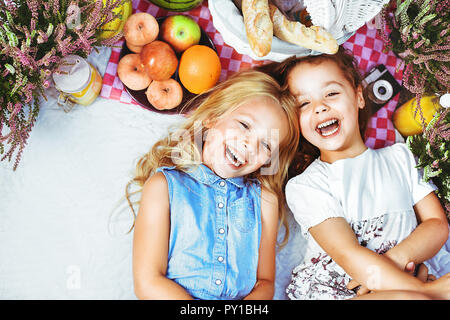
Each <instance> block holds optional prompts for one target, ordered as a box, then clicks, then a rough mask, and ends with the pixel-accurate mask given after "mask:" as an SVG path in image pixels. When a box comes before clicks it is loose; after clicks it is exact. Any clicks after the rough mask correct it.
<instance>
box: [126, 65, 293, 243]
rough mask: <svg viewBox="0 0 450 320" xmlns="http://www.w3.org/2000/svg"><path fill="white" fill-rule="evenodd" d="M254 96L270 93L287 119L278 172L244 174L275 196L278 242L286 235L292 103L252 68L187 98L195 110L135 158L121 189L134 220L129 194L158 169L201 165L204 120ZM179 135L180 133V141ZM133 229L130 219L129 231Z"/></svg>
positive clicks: (285, 237) (281, 90)
mask: <svg viewBox="0 0 450 320" xmlns="http://www.w3.org/2000/svg"><path fill="white" fill-rule="evenodd" d="M257 96H260V97H269V98H271V99H273V100H274V101H276V102H277V103H278V104H279V105H280V112H284V114H285V115H286V117H287V119H288V123H289V125H288V128H287V129H288V130H287V131H288V133H287V136H286V137H285V138H284V139H283V141H280V145H279V150H278V159H276V160H278V168H277V169H278V170H276V171H275V172H274V173H273V174H272V175H263V174H262V173H261V171H262V170H257V171H255V172H253V173H252V174H250V175H248V176H247V177H244V178H256V179H258V180H259V182H260V183H261V186H262V187H265V188H266V189H268V190H270V191H272V192H273V193H275V194H276V195H277V196H278V199H279V208H278V209H279V210H278V211H279V220H280V226H281V225H283V226H284V227H285V230H286V232H285V236H284V239H283V242H282V244H281V245H282V246H283V245H284V244H285V243H286V242H287V238H288V236H289V228H288V223H287V220H286V212H285V205H284V204H285V197H284V186H285V183H286V180H287V176H288V168H289V165H290V163H291V161H292V160H293V156H294V151H295V150H296V149H297V146H298V142H299V136H300V131H299V124H298V114H297V104H296V101H295V99H294V97H293V96H292V95H291V94H290V93H289V91H288V90H287V89H282V88H281V87H280V85H279V84H278V83H277V82H276V81H275V80H274V79H273V78H272V77H271V76H269V75H267V74H266V73H263V72H260V71H256V70H254V69H250V70H244V71H240V72H237V73H235V74H233V75H232V76H231V77H229V78H228V79H227V80H225V81H223V82H221V83H219V84H218V85H216V86H215V87H214V88H212V89H210V90H208V91H206V92H204V93H202V94H200V95H198V96H196V97H195V98H194V99H192V100H191V101H190V102H189V103H188V104H187V105H186V106H185V108H189V109H194V111H193V113H192V114H190V115H189V117H188V118H187V119H186V121H185V122H184V123H182V124H181V126H178V127H177V128H176V129H175V130H171V132H169V134H168V136H167V137H165V138H163V139H161V140H159V141H158V142H156V143H155V144H154V145H153V147H152V148H151V150H150V151H149V152H148V153H146V154H145V155H144V156H142V157H141V158H140V159H139V160H138V162H137V165H136V172H135V177H134V178H133V179H132V180H131V181H130V182H129V183H128V184H127V186H126V190H125V191H126V199H127V201H128V204H129V205H130V207H131V209H132V211H133V215H134V218H136V213H135V211H134V209H133V205H132V203H131V201H130V196H131V195H133V194H136V193H139V192H140V191H141V190H142V186H143V185H144V183H145V182H146V181H147V179H148V178H149V177H150V176H152V175H153V174H154V173H155V171H156V169H157V168H159V167H163V166H174V167H175V168H176V169H178V170H181V171H188V170H190V169H192V167H193V165H194V166H195V165H198V164H200V163H201V162H202V155H201V150H202V143H203V137H204V134H205V132H206V130H207V129H206V126H205V124H206V123H208V122H209V121H213V122H214V121H215V120H218V119H220V118H221V117H222V116H224V115H225V114H227V113H229V112H232V111H233V110H236V109H237V108H238V107H239V106H240V105H241V104H242V103H244V102H245V101H247V100H248V99H250V98H254V97H257ZM199 124H200V125H199ZM180 137H182V139H181V140H180ZM198 137H200V139H199V138H198ZM133 184H135V185H138V186H139V187H140V189H139V190H137V191H135V192H132V193H130V192H129V188H130V186H131V185H133ZM133 227H134V223H133V226H132V227H131V229H132V228H133ZM131 229H130V231H131Z"/></svg>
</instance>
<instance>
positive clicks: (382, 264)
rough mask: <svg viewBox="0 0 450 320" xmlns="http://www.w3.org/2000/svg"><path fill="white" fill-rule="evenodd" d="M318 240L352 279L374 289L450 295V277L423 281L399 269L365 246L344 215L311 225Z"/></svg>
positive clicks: (436, 295)
mask: <svg viewBox="0 0 450 320" xmlns="http://www.w3.org/2000/svg"><path fill="white" fill-rule="evenodd" d="M309 232H310V233H311V235H312V236H313V237H314V239H315V240H316V241H317V243H318V244H319V245H320V246H321V247H322V248H323V249H324V250H325V251H326V252H327V253H328V254H329V255H330V257H331V258H332V259H333V260H334V261H335V262H336V263H337V264H339V265H340V266H341V267H342V268H343V269H344V270H345V271H346V272H347V273H348V274H349V275H350V277H351V278H352V279H354V280H356V281H357V282H358V283H360V284H362V285H364V286H366V287H367V288H368V289H369V290H371V291H385V290H408V291H418V292H422V293H425V294H428V295H430V296H431V297H433V298H444V299H448V298H449V297H450V277H449V276H444V277H442V279H438V280H436V281H433V282H428V283H424V282H422V281H420V280H419V279H417V278H415V277H412V276H411V275H409V274H407V273H405V272H403V271H402V270H400V269H399V268H398V267H397V266H396V265H395V264H394V262H392V261H391V260H390V259H388V258H387V257H385V256H383V255H379V254H377V253H375V252H373V251H371V250H370V249H367V248H365V247H362V246H361V245H360V244H359V243H358V240H357V238H356V236H355V234H354V233H353V230H352V229H351V227H350V225H349V224H348V223H347V221H346V220H345V219H344V218H330V219H327V220H325V221H323V222H321V223H319V224H318V225H315V226H314V227H311V228H310V229H309Z"/></svg>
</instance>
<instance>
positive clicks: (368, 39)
mask: <svg viewBox="0 0 450 320" xmlns="http://www.w3.org/2000/svg"><path fill="white" fill-rule="evenodd" d="M134 12H148V13H150V14H152V15H153V16H155V17H162V16H167V15H173V14H178V13H177V12H171V11H166V10H163V9H161V8H159V7H157V6H156V5H153V4H151V3H149V2H148V1H146V0H133V13H134ZM183 14H188V15H189V16H191V17H192V18H193V19H195V20H196V21H197V23H198V24H199V25H200V27H201V28H202V29H203V30H205V31H206V33H207V34H208V36H209V37H210V38H211V39H212V40H213V42H214V45H215V46H216V49H217V53H218V55H219V57H220V62H221V65H222V74H221V76H220V79H219V81H222V80H224V79H226V78H227V77H228V76H229V75H231V74H232V73H234V72H236V71H239V70H241V69H247V68H250V67H253V66H256V65H261V64H263V63H264V61H256V60H253V59H251V58H250V57H249V56H247V55H242V54H239V53H237V52H236V50H234V49H233V48H232V47H230V46H228V45H227V44H225V43H224V41H223V38H222V36H221V35H220V33H219V32H218V31H217V30H216V29H215V28H214V25H213V23H212V17H211V14H210V12H209V9H208V2H207V1H203V3H202V5H200V6H199V7H197V8H195V9H193V10H191V11H189V12H187V13H183ZM122 44H123V41H120V42H119V43H117V46H118V48H113V49H112V52H111V57H110V59H109V62H108V65H107V67H106V72H105V74H104V76H103V87H102V91H101V93H100V96H101V97H103V98H107V99H115V100H119V101H120V102H123V103H128V104H130V103H132V104H136V105H138V103H137V102H135V101H134V100H133V99H132V98H131V97H130V95H129V94H128V93H127V92H126V91H125V88H124V86H123V84H122V82H121V81H120V79H119V78H118V76H117V63H118V62H119V55H120V50H121V49H120V48H121V47H122ZM343 46H344V47H345V48H347V49H349V50H350V51H351V52H353V54H354V56H355V57H356V59H357V61H358V63H359V68H360V70H361V73H362V74H363V75H364V74H366V73H367V72H368V71H369V70H370V69H372V68H373V67H375V66H377V65H379V64H384V65H385V66H386V68H387V69H388V70H389V72H390V73H391V74H392V75H393V76H394V77H395V79H397V81H398V82H399V83H400V84H401V79H402V71H403V69H402V68H400V67H399V66H401V60H400V59H399V58H397V57H396V56H395V55H394V54H393V53H392V52H386V53H385V52H383V41H382V39H381V38H380V36H379V35H377V32H376V30H375V29H369V28H368V27H367V25H364V26H363V27H361V28H360V29H359V30H358V31H357V32H356V33H355V34H354V35H353V36H352V37H351V38H350V39H348V40H347V41H346V42H345V43H344V44H343ZM398 96H399V95H398V94H397V96H396V97H394V98H393V99H392V100H391V101H390V102H389V103H387V104H386V105H385V106H384V107H382V108H381V109H380V110H378V111H377V113H376V114H375V115H373V116H372V117H371V119H370V121H369V124H368V128H367V132H366V145H367V146H368V147H370V148H374V149H377V148H382V147H384V146H388V145H391V144H393V143H394V141H395V131H394V126H393V124H392V122H391V119H392V115H393V113H394V110H395V108H396V105H397V102H398Z"/></svg>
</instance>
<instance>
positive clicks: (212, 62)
mask: <svg viewBox="0 0 450 320" xmlns="http://www.w3.org/2000/svg"><path fill="white" fill-rule="evenodd" d="M221 71H222V66H221V65H220V59H219V56H218V55H217V53H216V52H215V51H214V50H213V49H211V48H210V47H207V46H203V45H199V44H198V45H194V46H192V47H190V48H188V49H187V50H186V51H184V52H183V54H182V55H181V58H180V65H179V67H178V76H179V77H180V81H181V83H182V84H183V86H184V87H185V88H186V89H187V90H188V91H189V92H192V93H195V94H199V93H202V92H204V91H206V90H208V89H210V88H212V87H213V86H214V85H215V84H216V83H217V81H219V77H220V72H221Z"/></svg>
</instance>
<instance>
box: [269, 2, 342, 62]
mask: <svg viewBox="0 0 450 320" xmlns="http://www.w3.org/2000/svg"><path fill="white" fill-rule="evenodd" d="M269 6H270V17H271V19H272V22H273V34H274V35H275V36H276V37H277V38H279V39H281V40H284V41H287V42H290V43H294V44H297V45H299V46H302V47H305V48H308V49H311V50H315V51H320V52H323V53H328V54H334V53H336V52H337V51H338V49H339V45H338V44H337V41H336V39H334V38H333V36H332V35H331V34H330V33H329V32H327V31H326V30H325V29H323V28H322V27H319V26H311V27H309V28H307V27H306V26H304V25H303V24H301V23H300V22H297V21H290V20H288V19H287V18H286V17H285V16H284V15H283V13H281V11H280V10H278V8H277V7H276V6H274V5H273V4H270V5H269Z"/></svg>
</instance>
